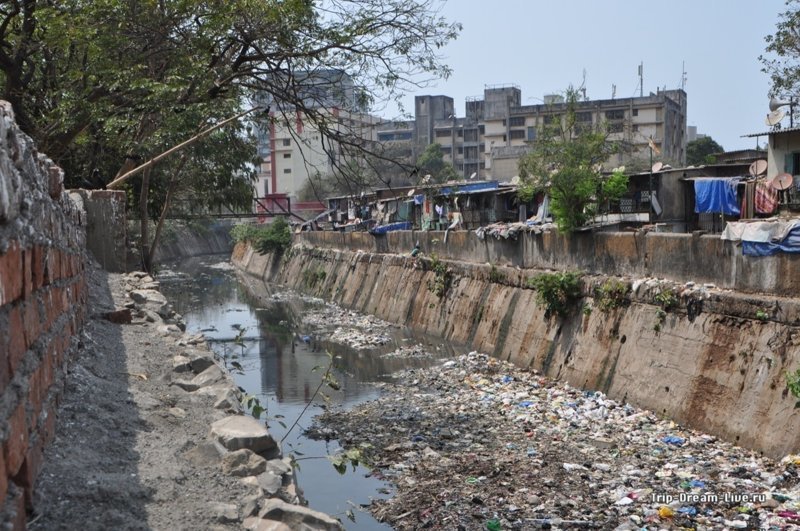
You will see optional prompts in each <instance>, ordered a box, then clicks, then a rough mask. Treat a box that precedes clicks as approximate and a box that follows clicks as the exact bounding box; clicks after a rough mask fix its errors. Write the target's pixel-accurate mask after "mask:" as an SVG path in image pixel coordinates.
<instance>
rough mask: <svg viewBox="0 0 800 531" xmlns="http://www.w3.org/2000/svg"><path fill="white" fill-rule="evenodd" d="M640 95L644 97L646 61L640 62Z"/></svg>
mask: <svg viewBox="0 0 800 531" xmlns="http://www.w3.org/2000/svg"><path fill="white" fill-rule="evenodd" d="M639 97H640V98H643V97H644V61H642V62H641V63H639Z"/></svg>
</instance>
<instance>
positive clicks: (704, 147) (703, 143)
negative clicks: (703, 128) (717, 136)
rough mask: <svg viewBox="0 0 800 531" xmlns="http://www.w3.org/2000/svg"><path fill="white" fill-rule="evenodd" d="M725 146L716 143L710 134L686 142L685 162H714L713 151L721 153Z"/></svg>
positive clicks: (694, 163)
mask: <svg viewBox="0 0 800 531" xmlns="http://www.w3.org/2000/svg"><path fill="white" fill-rule="evenodd" d="M723 151H725V148H723V147H722V146H720V145H719V144H717V143H716V142H715V141H714V139H713V138H711V137H710V136H704V137H702V138H698V139H697V140H692V141H691V142H689V143H688V144H686V164H688V165H689V166H699V165H701V164H714V163H715V162H716V158H714V153H722V152H723Z"/></svg>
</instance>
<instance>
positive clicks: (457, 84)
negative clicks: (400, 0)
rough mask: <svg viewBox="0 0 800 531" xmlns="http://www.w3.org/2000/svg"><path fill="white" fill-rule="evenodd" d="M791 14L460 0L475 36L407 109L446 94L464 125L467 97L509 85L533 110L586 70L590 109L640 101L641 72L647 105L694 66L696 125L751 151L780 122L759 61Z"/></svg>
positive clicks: (690, 78) (753, 2)
mask: <svg viewBox="0 0 800 531" xmlns="http://www.w3.org/2000/svg"><path fill="white" fill-rule="evenodd" d="M785 7H786V6H785V3H784V0H670V1H669V2H663V1H661V2H656V1H652V0H651V1H649V2H648V1H646V0H638V1H633V0H551V1H542V0H488V1H487V0H481V1H478V0H449V1H447V3H446V4H445V6H444V7H443V9H442V12H441V13H442V15H443V16H444V17H445V18H447V19H448V20H451V21H456V22H460V23H462V24H463V26H464V28H463V30H462V32H461V34H460V36H459V38H458V39H457V40H456V41H454V42H452V43H450V44H449V45H448V46H447V47H445V48H444V49H443V52H442V56H443V60H444V62H445V63H446V64H448V65H450V66H451V67H452V68H453V70H454V72H453V75H452V76H451V77H450V78H449V79H447V80H442V81H439V82H437V83H436V84H434V85H431V86H429V87H427V88H424V89H419V90H417V91H416V92H414V93H409V94H408V95H407V96H405V97H404V98H403V99H402V102H403V106H404V107H405V109H406V110H407V111H409V110H410V112H412V113H413V109H414V95H422V94H444V95H447V96H451V97H452V98H453V99H454V101H455V107H456V115H457V116H458V117H462V116H464V102H465V99H466V98H467V97H472V96H482V94H483V89H484V86H486V85H504V84H514V85H517V86H518V87H519V88H520V89H521V91H522V104H523V105H534V104H537V103H541V98H542V97H543V96H544V95H545V94H553V93H560V92H563V91H564V90H565V89H566V88H567V87H568V86H569V85H570V84H572V85H574V86H579V85H581V83H582V80H583V79H584V74H583V72H584V71H585V72H586V76H585V87H586V95H587V97H588V98H589V99H607V98H610V97H611V90H612V85H616V87H617V89H616V95H617V97H618V98H624V97H631V96H638V95H639V76H638V67H639V64H640V63H643V77H644V94H645V95H648V94H649V93H650V92H655V91H656V89H657V88H662V89H663V88H665V87H666V88H667V89H675V88H679V87H680V85H681V73H682V68H685V71H686V84H685V90H686V93H687V100H688V118H687V125H694V126H697V131H698V133H703V134H706V135H710V136H711V137H712V138H713V139H714V140H716V141H717V142H718V143H719V144H721V145H722V146H723V147H724V148H725V149H726V150H729V151H731V150H737V149H746V148H752V147H755V142H756V140H755V138H741V135H744V134H748V133H756V132H762V131H766V130H767V126H766V125H765V123H764V119H765V117H766V115H767V113H768V112H769V108H768V105H769V96H768V92H769V89H770V83H769V77H768V75H767V74H765V73H763V72H761V67H762V65H761V63H760V62H759V60H758V57H759V55H761V54H763V53H764V48H765V46H766V43H765V41H764V37H765V36H766V35H768V34H771V33H773V32H774V30H775V27H776V24H777V22H778V18H779V14H780V13H781V12H783V11H785ZM381 114H382V115H383V116H384V117H396V116H397V114H398V112H397V111H396V109H394V108H392V107H389V108H387V109H385V110H384V112H382V113H381ZM786 120H787V121H788V118H787V119H786ZM784 126H785V127H788V124H784ZM761 141H762V144H763V143H764V142H765V139H764V138H762V139H761Z"/></svg>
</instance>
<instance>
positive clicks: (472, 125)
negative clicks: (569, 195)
mask: <svg viewBox="0 0 800 531" xmlns="http://www.w3.org/2000/svg"><path fill="white" fill-rule="evenodd" d="M520 100H521V91H520V89H519V88H518V87H516V86H513V85H506V86H498V87H486V89H485V90H484V97H483V99H478V98H470V99H468V100H467V104H466V117H465V118H463V119H461V118H451V119H450V120H438V121H437V122H436V124H435V127H434V129H435V130H434V140H435V141H436V142H437V143H439V144H441V145H442V148H443V151H444V152H445V154H446V155H448V154H449V155H450V158H449V161H450V162H452V163H453V165H454V166H455V168H456V170H457V171H458V172H459V173H460V174H462V175H464V177H470V176H471V175H472V174H477V176H479V177H480V178H492V179H509V178H511V177H513V176H514V175H516V174H517V171H518V170H517V166H518V163H519V159H520V158H521V157H522V156H523V155H524V154H525V153H527V152H528V151H530V149H531V146H532V145H533V144H534V143H535V142H536V137H537V134H538V133H539V132H540V131H541V129H542V127H543V126H544V125H545V124H552V123H553V122H554V121H556V120H559V121H560V120H563V116H564V113H565V111H566V103H565V102H564V100H563V98H560V97H558V96H546V97H545V100H544V103H542V104H538V105H521V104H520ZM576 120H577V122H578V126H579V127H596V126H598V125H602V126H603V127H605V130H606V131H607V132H608V139H609V141H611V142H614V143H615V144H616V145H617V146H618V150H617V152H616V153H615V154H614V155H613V156H612V158H611V159H610V160H609V161H608V164H610V165H615V166H616V165H620V164H625V163H628V162H630V161H631V160H634V159H640V160H647V159H648V158H649V149H648V147H649V142H650V140H651V139H652V141H653V143H654V144H655V146H656V147H657V148H658V149H659V151H660V152H661V155H660V156H659V159H660V160H667V161H670V162H673V163H678V164H683V163H685V161H686V93H685V92H684V91H683V90H669V91H659V92H658V93H657V94H650V95H649V96H644V97H638V98H623V99H608V100H585V101H579V102H578V103H577V108H576Z"/></svg>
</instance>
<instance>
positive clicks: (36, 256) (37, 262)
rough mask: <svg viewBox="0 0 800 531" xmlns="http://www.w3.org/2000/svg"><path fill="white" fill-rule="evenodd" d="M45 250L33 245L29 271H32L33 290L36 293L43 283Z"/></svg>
mask: <svg viewBox="0 0 800 531" xmlns="http://www.w3.org/2000/svg"><path fill="white" fill-rule="evenodd" d="M44 260H45V249H44V247H42V246H41V245H34V246H33V249H32V254H31V270H32V280H33V289H34V291H36V290H37V289H39V288H41V287H42V286H43V285H44V283H45V278H44V271H45V265H44Z"/></svg>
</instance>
